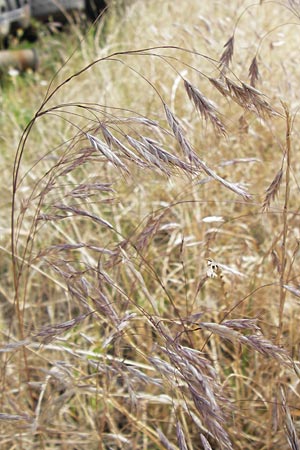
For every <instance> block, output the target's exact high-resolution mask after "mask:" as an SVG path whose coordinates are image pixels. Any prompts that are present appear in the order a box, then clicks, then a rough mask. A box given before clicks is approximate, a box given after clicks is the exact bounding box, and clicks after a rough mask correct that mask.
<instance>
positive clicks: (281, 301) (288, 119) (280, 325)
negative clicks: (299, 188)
mask: <svg viewBox="0 0 300 450" xmlns="http://www.w3.org/2000/svg"><path fill="white" fill-rule="evenodd" d="M282 105H283V108H284V112H285V117H286V154H285V157H286V171H285V195H284V205H283V211H282V244H281V271H280V297H279V312H278V332H277V338H276V342H277V343H279V342H280V338H281V336H282V330H283V314H284V305H285V299H286V290H285V288H284V284H285V283H286V273H287V272H288V271H287V270H286V269H287V257H286V243H287V234H288V205H289V199H290V167H291V116H290V113H289V110H288V107H287V105H286V104H285V103H282Z"/></svg>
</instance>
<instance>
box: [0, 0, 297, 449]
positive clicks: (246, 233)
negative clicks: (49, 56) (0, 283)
mask: <svg viewBox="0 0 300 450" xmlns="http://www.w3.org/2000/svg"><path fill="white" fill-rule="evenodd" d="M179 3H180V5H179ZM247 5H248V4H247ZM247 5H244V6H243V7H242V8H241V9H240V10H239V11H238V12H236V11H235V8H234V7H233V6H229V5H228V6H222V8H220V5H219V4H218V3H214V2H209V3H207V4H206V5H205V6H203V11H201V15H200V12H199V11H198V10H197V2H186V5H185V6H186V8H184V7H183V6H184V2H169V1H166V2H163V5H162V4H161V2H156V1H153V2H139V1H137V2H134V3H132V4H131V5H129V6H128V7H127V9H126V13H124V17H123V18H122V21H121V24H120V26H116V22H115V19H114V17H115V16H114V15H113V16H112V19H111V20H112V23H114V24H115V30H114V32H112V33H111V34H110V35H109V36H107V39H106V44H105V46H104V47H102V46H99V45H97V36H98V35H97V32H96V33H94V34H93V36H94V41H93V45H91V44H89V47H88V48H87V47H86V46H85V45H84V43H82V45H81V47H80V50H81V51H79V54H81V55H82V62H80V60H79V62H78V59H77V57H76V58H75V57H74V59H73V58H71V59H69V60H68V61H67V63H66V64H65V65H64V66H63V67H62V68H61V70H60V71H59V72H58V73H57V75H56V76H55V77H54V79H53V80H52V81H51V82H50V83H49V86H48V89H47V91H46V93H45V94H44V97H43V99H42V100H40V106H38V107H37V109H36V112H35V113H34V115H33V118H32V119H31V120H30V122H29V123H28V125H27V127H26V128H25V130H24V132H23V134H22V137H21V139H20V142H19V145H18V150H17V153H16V156H15V159H14V163H13V170H12V172H13V190H12V208H11V209H12V219H11V230H12V233H11V234H12V245H11V247H9V245H8V244H6V241H8V236H9V233H10V231H9V227H8V226H7V225H6V228H5V227H4V226H3V236H4V239H3V243H2V247H1V248H2V252H3V254H4V255H5V256H4V258H3V265H2V272H3V274H5V275H4V283H5V284H4V286H5V288H4V289H3V297H4V299H3V307H2V310H1V314H2V317H1V321H2V323H3V344H2V346H1V352H2V369H1V370H2V371H1V379H2V389H1V402H2V411H3V412H2V415H1V419H2V420H3V424H4V427H3V428H2V431H1V442H2V446H3V448H13V447H19V448H49V449H51V448H55V447H57V446H60V447H61V448H68V449H69V448H73V449H78V448H80V449H81V448H82V449H83V448H88V447H92V448H105V449H106V448H107V449H108V448H116V449H117V448H120V449H121V448H122V449H125V448H128V449H129V448H130V449H131V448H133V449H163V448H167V449H176V448H179V449H198V448H199V449H205V450H206V449H210V448H220V449H231V448H234V449H238V448H239V449H245V448H249V449H250V448H251V449H252V448H253V449H255V448H261V449H262V448H293V449H297V448H299V442H298V438H297V428H298V425H299V424H298V419H297V417H298V409H297V400H298V392H297V389H298V374H299V369H298V353H299V335H298V333H297V329H298V326H297V323H298V319H299V317H298V315H299V312H298V300H297V298H298V297H299V295H300V294H299V289H298V277H299V267H298V261H297V254H298V248H299V236H298V234H299V233H298V228H297V218H298V205H297V193H298V182H297V173H298V162H297V160H296V156H295V155H296V151H297V145H298V144H297V139H295V136H296V134H297V122H298V119H297V107H298V105H297V96H298V94H297V92H298V91H297V83H296V78H295V79H293V77H291V79H286V78H284V77H282V74H285V76H287V75H286V74H289V73H290V71H292V68H293V67H294V62H293V55H294V54H295V53H294V52H295V51H296V46H295V44H294V40H293V38H294V35H295V34H296V33H297V29H298V28H297V27H298V10H297V5H296V3H294V2H288V3H286V4H280V3H276V2H275V3H274V4H272V6H270V5H269V4H268V2H260V3H259V4H257V5H250V4H249V6H247ZM279 12H280V15H279V14H278V13H279ZM179 18H180V20H179ZM229 18H230V19H229ZM106 20H109V19H106ZM183 24H185V25H183ZM100 26H101V25H100ZM107 26H108V25H107ZM108 27H109V26H108ZM278 33H281V35H280V38H281V43H282V46H281V43H280V45H279V44H278ZM87 42H89V43H90V42H91V41H90V40H87ZM101 43H102V40H101ZM221 43H224V44H223V45H224V47H223V48H222V44H221ZM282 47H288V48H289V51H290V58H287V56H286V53H284V52H283V51H282V50H281V48H282ZM74 60H75V61H76V64H74ZM275 68H276V70H275ZM279 70H280V75H279V72H278V71H279ZM277 73H278V75H277ZM275 74H276V75H275ZM8 209H9V208H8V207H7V210H8ZM6 220H7V219H6ZM5 223H6V222H4V221H3V224H5ZM9 253H11V255H12V259H13V270H12V272H11V271H10V270H9V268H8V256H7V255H9Z"/></svg>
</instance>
